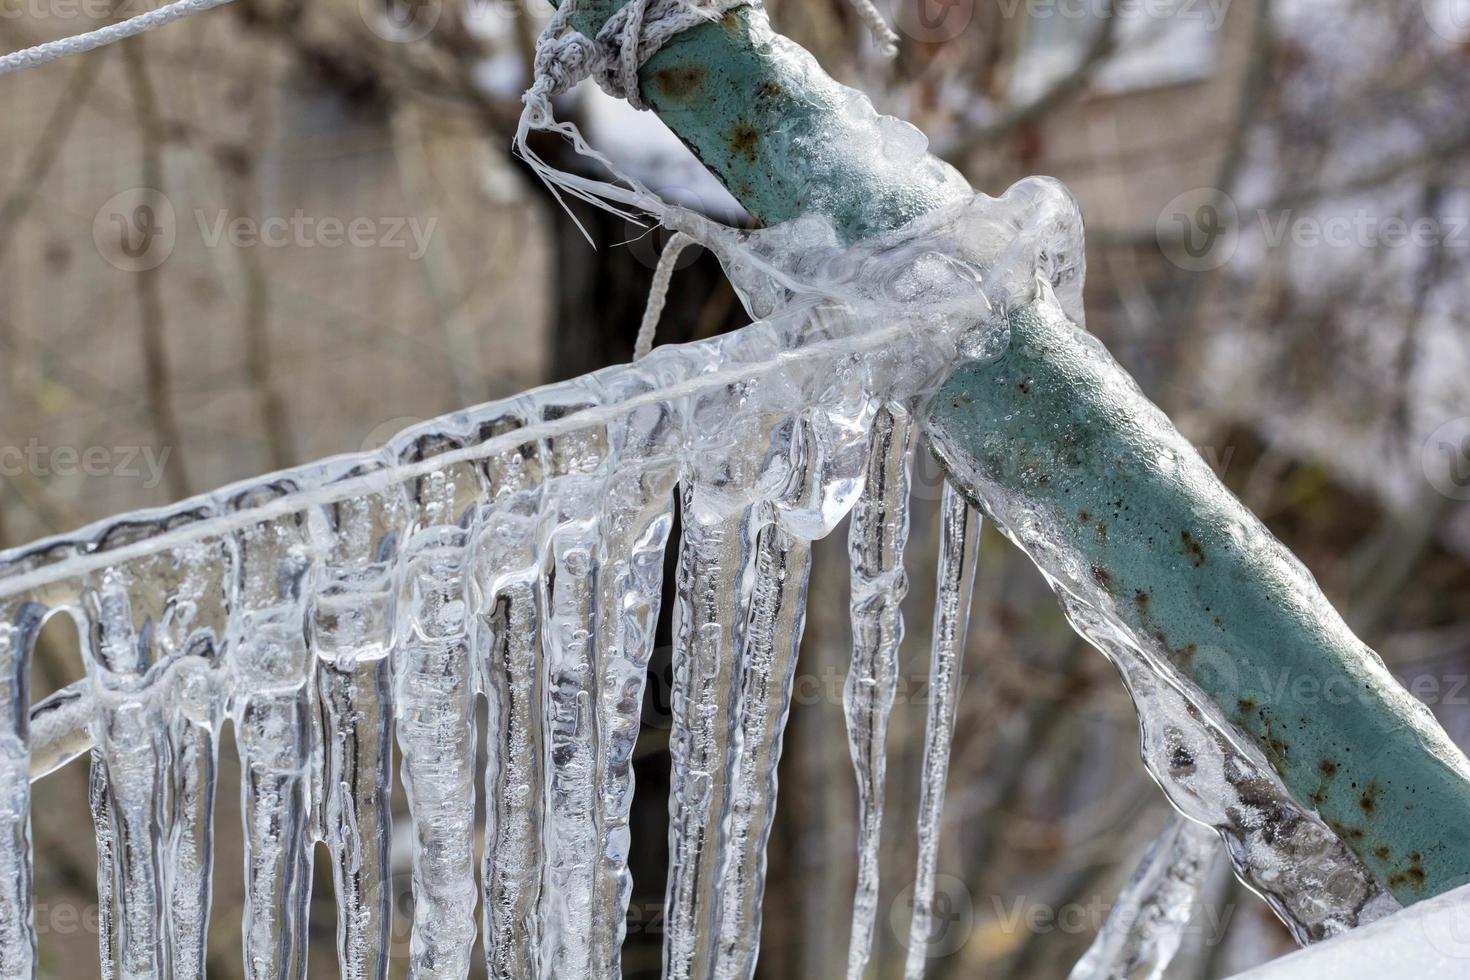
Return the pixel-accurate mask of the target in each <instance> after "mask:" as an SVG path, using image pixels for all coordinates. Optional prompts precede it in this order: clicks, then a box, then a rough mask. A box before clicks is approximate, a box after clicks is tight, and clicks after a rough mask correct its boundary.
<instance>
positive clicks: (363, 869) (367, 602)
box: [309, 514, 393, 980]
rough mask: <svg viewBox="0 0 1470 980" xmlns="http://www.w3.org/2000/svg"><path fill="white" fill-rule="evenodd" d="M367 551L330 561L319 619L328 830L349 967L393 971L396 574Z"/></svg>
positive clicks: (317, 599)
mask: <svg viewBox="0 0 1470 980" xmlns="http://www.w3.org/2000/svg"><path fill="white" fill-rule="evenodd" d="M358 516H360V515H357V514H351V516H350V517H349V519H352V518H353V517H358ZM362 557H363V561H362V562H361V563H360V564H346V565H340V564H333V565H332V566H330V567H328V568H327V569H324V570H322V572H321V573H320V574H319V576H318V578H317V581H316V583H315V584H314V588H313V596H312V603H311V611H310V618H309V623H310V639H311V649H312V653H313V654H314V655H315V664H316V690H317V700H318V704H319V710H320V712H321V727H322V776H321V793H322V799H321V822H322V829H321V836H322V840H323V841H325V842H326V845H327V850H328V851H329V852H330V853H331V855H332V882H333V885H334V886H335V889H336V894H337V962H338V967H339V972H340V975H341V976H342V977H343V978H344V980H383V978H385V977H387V975H388V959H389V947H388V943H389V935H390V933H389V930H390V928H391V925H392V920H391V916H392V909H393V906H392V902H393V896H392V894H391V890H390V889H391V882H390V880H389V870H388V843H389V835H390V833H391V829H392V828H391V826H390V813H389V809H388V804H389V796H390V794H391V792H392V780H393V777H392V769H391V761H392V751H393V749H392V731H393V707H392V676H393V675H392V663H391V661H390V659H389V657H388V649H389V633H390V630H391V628H392V618H391V617H392V609H393V602H392V589H391V583H392V576H391V573H390V571H389V569H388V568H387V567H386V566H385V564H384V563H382V562H372V561H369V560H367V558H368V557H369V555H368V554H366V553H364V554H363V555H362Z"/></svg>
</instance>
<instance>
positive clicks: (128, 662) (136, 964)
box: [88, 567, 169, 980]
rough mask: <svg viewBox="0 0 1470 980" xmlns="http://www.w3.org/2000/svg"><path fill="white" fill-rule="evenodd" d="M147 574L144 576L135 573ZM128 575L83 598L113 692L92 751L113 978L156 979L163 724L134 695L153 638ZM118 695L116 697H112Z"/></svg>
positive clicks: (119, 574) (146, 699)
mask: <svg viewBox="0 0 1470 980" xmlns="http://www.w3.org/2000/svg"><path fill="white" fill-rule="evenodd" d="M140 571H141V572H142V573H143V574H144V575H145V577H146V575H147V571H148V569H147V568H146V567H145V568H144V569H140ZM130 584H131V576H130V575H129V574H128V573H127V572H125V571H122V570H118V569H111V570H109V571H107V572H105V573H104V574H103V576H102V580H101V587H100V589H99V590H97V591H95V592H92V593H91V594H90V595H89V597H88V599H89V601H90V606H91V608H90V609H89V610H88V612H89V613H90V617H89V618H90V621H91V622H92V624H93V627H94V629H95V630H96V636H97V646H96V648H95V651H94V652H93V654H92V656H93V657H94V659H95V660H96V661H97V662H98V663H99V664H100V666H101V667H103V668H104V669H105V671H106V672H107V675H108V678H109V680H110V682H111V684H110V687H112V690H110V691H109V694H108V696H107V698H106V700H105V701H104V705H103V707H102V710H101V711H100V712H99V713H98V719H97V733H96V737H97V744H98V747H99V749H100V750H101V752H102V754H103V756H104V758H105V759H106V763H107V766H106V769H107V805H106V809H107V818H108V820H109V821H110V822H111V834H112V836H113V839H114V851H113V853H114V856H115V859H116V888H115V891H114V893H113V897H114V900H115V907H116V916H117V920H116V922H117V944H116V948H115V953H116V957H117V958H116V964H117V972H118V974H119V975H120V976H122V977H124V978H127V980H132V978H134V977H161V976H163V975H164V974H165V971H166V968H167V963H166V959H165V955H164V953H165V949H164V927H163V900H164V880H163V874H164V872H163V853H162V848H161V846H160V845H161V843H162V841H163V837H164V832H165V825H166V819H165V808H166V806H167V804H168V797H167V791H166V789H165V786H166V785H167V784H166V782H165V776H166V773H167V765H168V751H169V745H168V739H167V737H166V733H167V730H168V724H167V721H166V719H165V717H164V714H163V711H162V710H161V707H160V706H159V705H158V703H157V699H156V698H154V697H153V696H152V695H153V692H151V691H148V690H146V689H145V690H143V691H142V692H135V691H133V690H131V688H132V686H133V685H134V684H137V683H139V682H140V681H141V677H142V674H143V673H144V671H145V670H146V669H147V667H148V666H149V661H150V659H151V652H152V651H151V648H150V641H151V638H150V637H149V636H147V635H146V633H145V635H144V636H143V637H140V636H139V635H138V633H137V631H136V628H135V622H134V610H133V608H132V606H131V604H130V602H129V599H128V592H127V589H128V587H129V585H130ZM114 691H115V692H116V693H113V692H114Z"/></svg>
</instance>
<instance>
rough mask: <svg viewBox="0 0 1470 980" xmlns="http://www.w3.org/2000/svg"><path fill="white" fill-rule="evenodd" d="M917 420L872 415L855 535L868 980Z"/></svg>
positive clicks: (851, 976)
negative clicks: (914, 423) (886, 750)
mask: <svg viewBox="0 0 1470 980" xmlns="http://www.w3.org/2000/svg"><path fill="white" fill-rule="evenodd" d="M913 433H914V425H913V420H912V418H911V417H910V416H909V415H908V413H907V412H906V411H904V409H903V408H902V407H901V406H898V405H888V406H886V407H884V408H883V409H881V410H880V411H879V412H878V415H877V418H876V419H874V421H873V434H872V438H871V444H870V449H869V453H868V472H867V479H866V481H865V482H864V484H863V494H862V496H861V497H860V498H859V499H858V502H857V504H856V505H855V506H854V507H853V512H852V524H851V527H850V530H849V534H848V546H847V550H848V554H849V557H850V560H851V564H852V582H851V592H852V602H851V609H852V666H851V668H850V670H849V671H848V675H847V682H846V684H845V685H844V687H843V692H842V708H843V713H844V715H845V716H846V718H847V739H848V747H849V749H850V750H851V753H852V763H853V769H854V771H855V773H856V776H857V789H858V871H857V891H856V894H855V895H854V897H853V910H852V936H851V939H850V940H849V944H848V951H847V976H848V980H861V978H862V975H863V970H864V968H865V967H866V966H867V963H868V956H869V953H870V951H871V949H872V945H873V926H874V923H875V921H876V919H877V911H878V871H879V856H880V850H879V846H880V844H881V831H882V822H883V794H884V785H885V771H886V762H885V749H886V745H887V741H888V719H889V715H890V713H891V712H892V710H893V699H894V694H895V692H896V688H897V684H898V648H899V644H900V643H901V642H902V640H903V611H902V605H903V599H904V596H905V595H906V594H907V593H908V578H907V577H906V576H905V575H904V570H903V552H904V546H905V545H906V544H907V542H908V535H909V511H908V500H909V466H910V461H911V459H912V450H913Z"/></svg>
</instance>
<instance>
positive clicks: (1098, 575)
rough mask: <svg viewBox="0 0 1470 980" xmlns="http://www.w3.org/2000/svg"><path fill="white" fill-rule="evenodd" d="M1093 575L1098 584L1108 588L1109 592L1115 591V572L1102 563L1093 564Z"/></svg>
mask: <svg viewBox="0 0 1470 980" xmlns="http://www.w3.org/2000/svg"><path fill="white" fill-rule="evenodd" d="M1092 577H1093V579H1095V580H1096V581H1097V584H1098V585H1101V586H1102V587H1103V588H1105V589H1107V590H1108V591H1109V592H1111V591H1113V573H1112V572H1110V571H1108V570H1107V569H1106V568H1103V567H1102V566H1101V565H1093V566H1092Z"/></svg>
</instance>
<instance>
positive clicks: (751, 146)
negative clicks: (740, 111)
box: [730, 123, 761, 163]
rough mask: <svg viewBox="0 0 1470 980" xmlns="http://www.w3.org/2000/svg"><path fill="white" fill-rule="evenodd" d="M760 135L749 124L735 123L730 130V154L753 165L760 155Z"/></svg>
mask: <svg viewBox="0 0 1470 980" xmlns="http://www.w3.org/2000/svg"><path fill="white" fill-rule="evenodd" d="M760 145H761V134H760V131H759V130H758V129H756V128H755V127H754V126H752V125H750V124H749V123H736V124H735V125H734V126H733V127H732V128H731V129H730V152H731V153H732V154H733V155H735V156H738V157H744V158H745V160H746V162H747V163H755V160H756V157H757V156H758V155H759V153H760Z"/></svg>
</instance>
